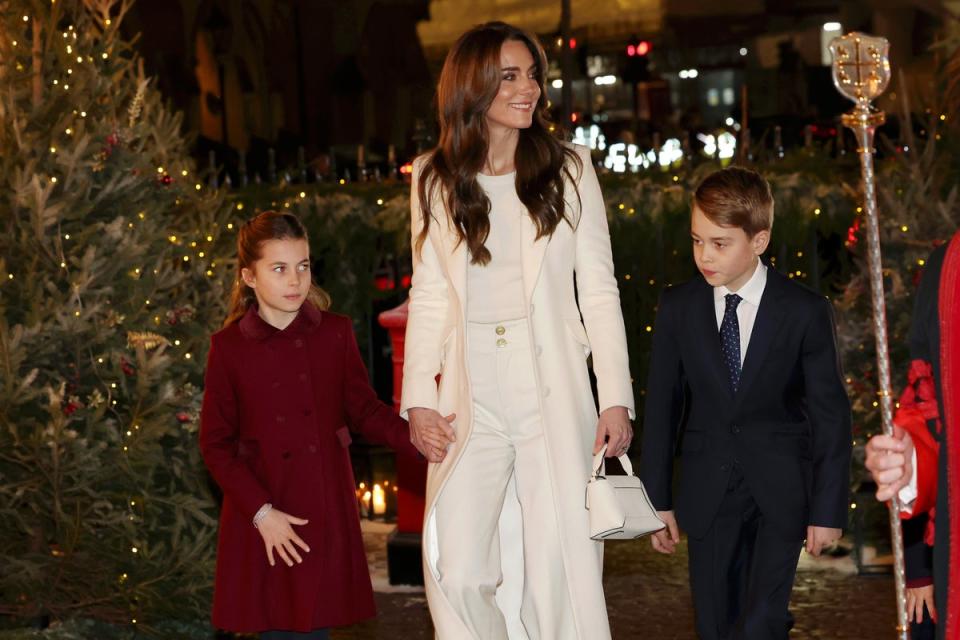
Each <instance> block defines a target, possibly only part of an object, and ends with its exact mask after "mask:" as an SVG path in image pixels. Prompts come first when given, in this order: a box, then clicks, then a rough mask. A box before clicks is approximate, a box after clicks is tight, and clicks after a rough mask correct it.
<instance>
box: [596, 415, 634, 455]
mask: <svg viewBox="0 0 960 640" xmlns="http://www.w3.org/2000/svg"><path fill="white" fill-rule="evenodd" d="M631 440H633V427H631V426H630V414H628V413H627V408H626V407H610V408H608V409H604V410H603V413H601V414H600V418H599V419H598V420H597V438H596V440H594V442H593V454H594V455H596V454H597V452H598V451H600V449H601V448H603V443H604V441H606V443H607V456H606V457H608V458H615V457H617V456H622V455H623V454H625V453H626V452H627V449H629V448H630V441H631Z"/></svg>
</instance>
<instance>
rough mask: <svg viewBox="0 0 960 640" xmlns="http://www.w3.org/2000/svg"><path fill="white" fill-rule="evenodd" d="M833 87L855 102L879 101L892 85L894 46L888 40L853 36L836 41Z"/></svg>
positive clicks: (832, 50) (861, 35)
mask: <svg viewBox="0 0 960 640" xmlns="http://www.w3.org/2000/svg"><path fill="white" fill-rule="evenodd" d="M830 53H831V54H832V55H833V84H834V86H836V88H837V91H839V92H840V93H842V94H843V95H844V96H846V97H847V98H849V99H851V100H853V101H854V102H856V103H858V104H860V103H865V102H866V103H869V102H871V101H873V100H875V99H876V98H877V97H878V96H879V95H880V94H881V93H883V92H884V90H885V89H886V88H887V85H888V84H890V43H889V42H887V39H886V38H880V37H878V36H868V35H866V34H864V33H859V32H856V31H855V32H853V33H848V34H847V35H845V36H840V37H838V38H834V39H833V42H831V43H830Z"/></svg>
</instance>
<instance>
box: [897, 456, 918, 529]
mask: <svg viewBox="0 0 960 640" xmlns="http://www.w3.org/2000/svg"><path fill="white" fill-rule="evenodd" d="M910 468H911V469H913V473H912V474H910V482H909V483H907V486H905V487H904V488H902V489H900V492H899V493H898V494H897V497H898V498H899V499H900V511H902V512H904V513H910V512H911V511H913V503H914V502H915V501H916V499H917V450H916V449H914V450H913V457H912V462H911V465H910Z"/></svg>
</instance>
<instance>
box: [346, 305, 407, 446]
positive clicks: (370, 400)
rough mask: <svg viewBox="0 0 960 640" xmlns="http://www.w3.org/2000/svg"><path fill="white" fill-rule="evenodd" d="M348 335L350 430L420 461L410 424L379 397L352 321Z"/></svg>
mask: <svg viewBox="0 0 960 640" xmlns="http://www.w3.org/2000/svg"><path fill="white" fill-rule="evenodd" d="M345 324H346V325H347V327H346V330H345V331H344V334H345V337H346V341H347V345H346V349H345V352H346V353H345V355H344V392H343V393H344V407H345V408H346V412H347V420H348V422H349V423H350V428H351V429H353V430H355V431H359V432H360V433H361V434H362V435H363V437H364V438H366V439H367V440H368V441H370V442H375V443H377V444H383V445H386V446H388V447H390V448H391V449H393V450H394V451H396V452H397V453H399V454H401V455H406V456H413V457H419V456H420V452H419V451H417V449H416V447H414V446H413V443H411V442H410V427H409V426H408V424H407V421H406V420H404V419H403V418H401V417H400V416H399V415H397V412H396V411H394V410H393V407H390V406H387V405H386V404H384V403H383V402H381V401H380V399H379V398H378V397H377V394H376V392H375V391H374V390H373V387H371V386H370V378H369V376H368V375H367V368H366V367H365V366H364V364H363V358H361V356H360V348H359V347H358V346H357V338H356V336H355V335H354V333H353V327H351V326H350V321H349V320H346V321H345Z"/></svg>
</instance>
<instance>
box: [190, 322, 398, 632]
mask: <svg viewBox="0 0 960 640" xmlns="http://www.w3.org/2000/svg"><path fill="white" fill-rule="evenodd" d="M349 429H354V430H356V431H359V432H360V433H362V434H363V436H364V437H365V438H366V439H368V440H369V441H371V442H376V443H382V444H386V445H388V446H390V447H392V448H393V449H395V450H396V451H398V452H401V453H404V454H407V455H416V454H417V452H416V449H414V448H413V445H411V444H410V438H409V431H408V427H407V423H406V422H405V421H404V420H403V419H401V418H400V417H399V416H398V415H397V414H396V413H395V412H394V411H393V409H392V408H391V407H389V406H387V405H385V404H383V403H382V402H380V401H379V400H378V399H377V397H376V394H375V393H374V391H373V389H372V388H371V387H370V384H369V380H368V378H367V371H366V368H365V367H364V365H363V361H362V359H361V357H360V351H359V349H358V348H357V342H356V338H355V337H354V335H353V328H352V326H351V323H350V320H349V319H348V318H346V317H344V316H339V315H335V314H332V313H327V312H321V311H318V310H317V309H315V308H314V307H313V306H312V305H310V304H309V303H307V304H305V305H304V306H303V307H302V308H301V310H300V313H299V314H298V316H297V318H296V319H295V320H294V321H293V322H292V323H291V324H290V325H289V326H288V327H287V328H286V329H284V330H283V331H280V330H277V329H276V328H274V327H272V326H271V325H269V324H267V323H266V322H265V321H264V320H263V319H261V318H260V316H259V315H258V313H257V310H256V308H251V309H250V310H249V311H248V312H247V314H246V315H245V316H244V317H243V318H242V319H241V320H240V321H239V322H236V323H234V324H232V325H230V326H229V327H226V328H225V329H223V330H221V331H219V332H217V333H216V334H214V336H213V338H212V340H211V348H210V353H209V356H208V359H207V371H206V381H205V389H204V396H203V410H202V413H201V428H200V447H201V450H202V452H203V458H204V460H205V461H206V464H207V467H208V468H209V470H210V473H211V474H212V475H213V477H214V479H215V480H216V481H217V484H219V485H220V487H221V489H223V494H224V497H223V507H222V509H221V514H220V534H219V543H218V547H217V570H216V583H215V588H214V599H213V624H214V625H215V626H217V627H219V628H221V629H227V630H230V631H241V632H258V631H264V630H271V629H282V630H289V631H309V630H313V629H318V628H324V627H334V626H341V625H348V624H352V623H355V622H357V621H360V620H363V619H366V618H370V617H372V616H373V615H374V614H375V610H374V603H373V590H372V588H371V586H370V577H369V573H368V569H367V560H366V556H365V554H364V549H363V541H362V538H361V535H360V521H359V517H358V513H357V500H356V494H355V493H354V492H355V484H354V479H353V469H352V467H351V466H350V457H349V450H348V445H349V444H350V432H349ZM266 502H270V503H272V504H273V506H274V508H276V509H280V510H281V511H284V512H286V513H289V514H291V515H294V516H297V517H300V518H306V519H308V520H309V523H308V524H306V525H303V526H300V527H296V526H295V527H294V530H295V531H296V532H297V533H298V535H300V537H301V538H302V539H303V540H304V541H305V542H306V543H307V545H309V547H310V552H309V553H304V552H303V551H300V555H301V557H302V558H303V564H299V565H294V566H293V567H288V566H287V565H286V564H285V563H284V562H283V561H282V560H281V559H280V558H279V557H278V558H277V559H276V565H275V566H273V567H271V566H270V565H269V563H268V562H267V557H266V552H265V550H264V544H263V539H262V538H261V537H260V533H259V532H258V531H257V530H256V529H255V528H254V527H253V524H252V523H251V520H252V518H253V515H254V514H255V513H256V511H257V510H258V509H259V508H260V506H261V505H263V504H264V503H266Z"/></svg>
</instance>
